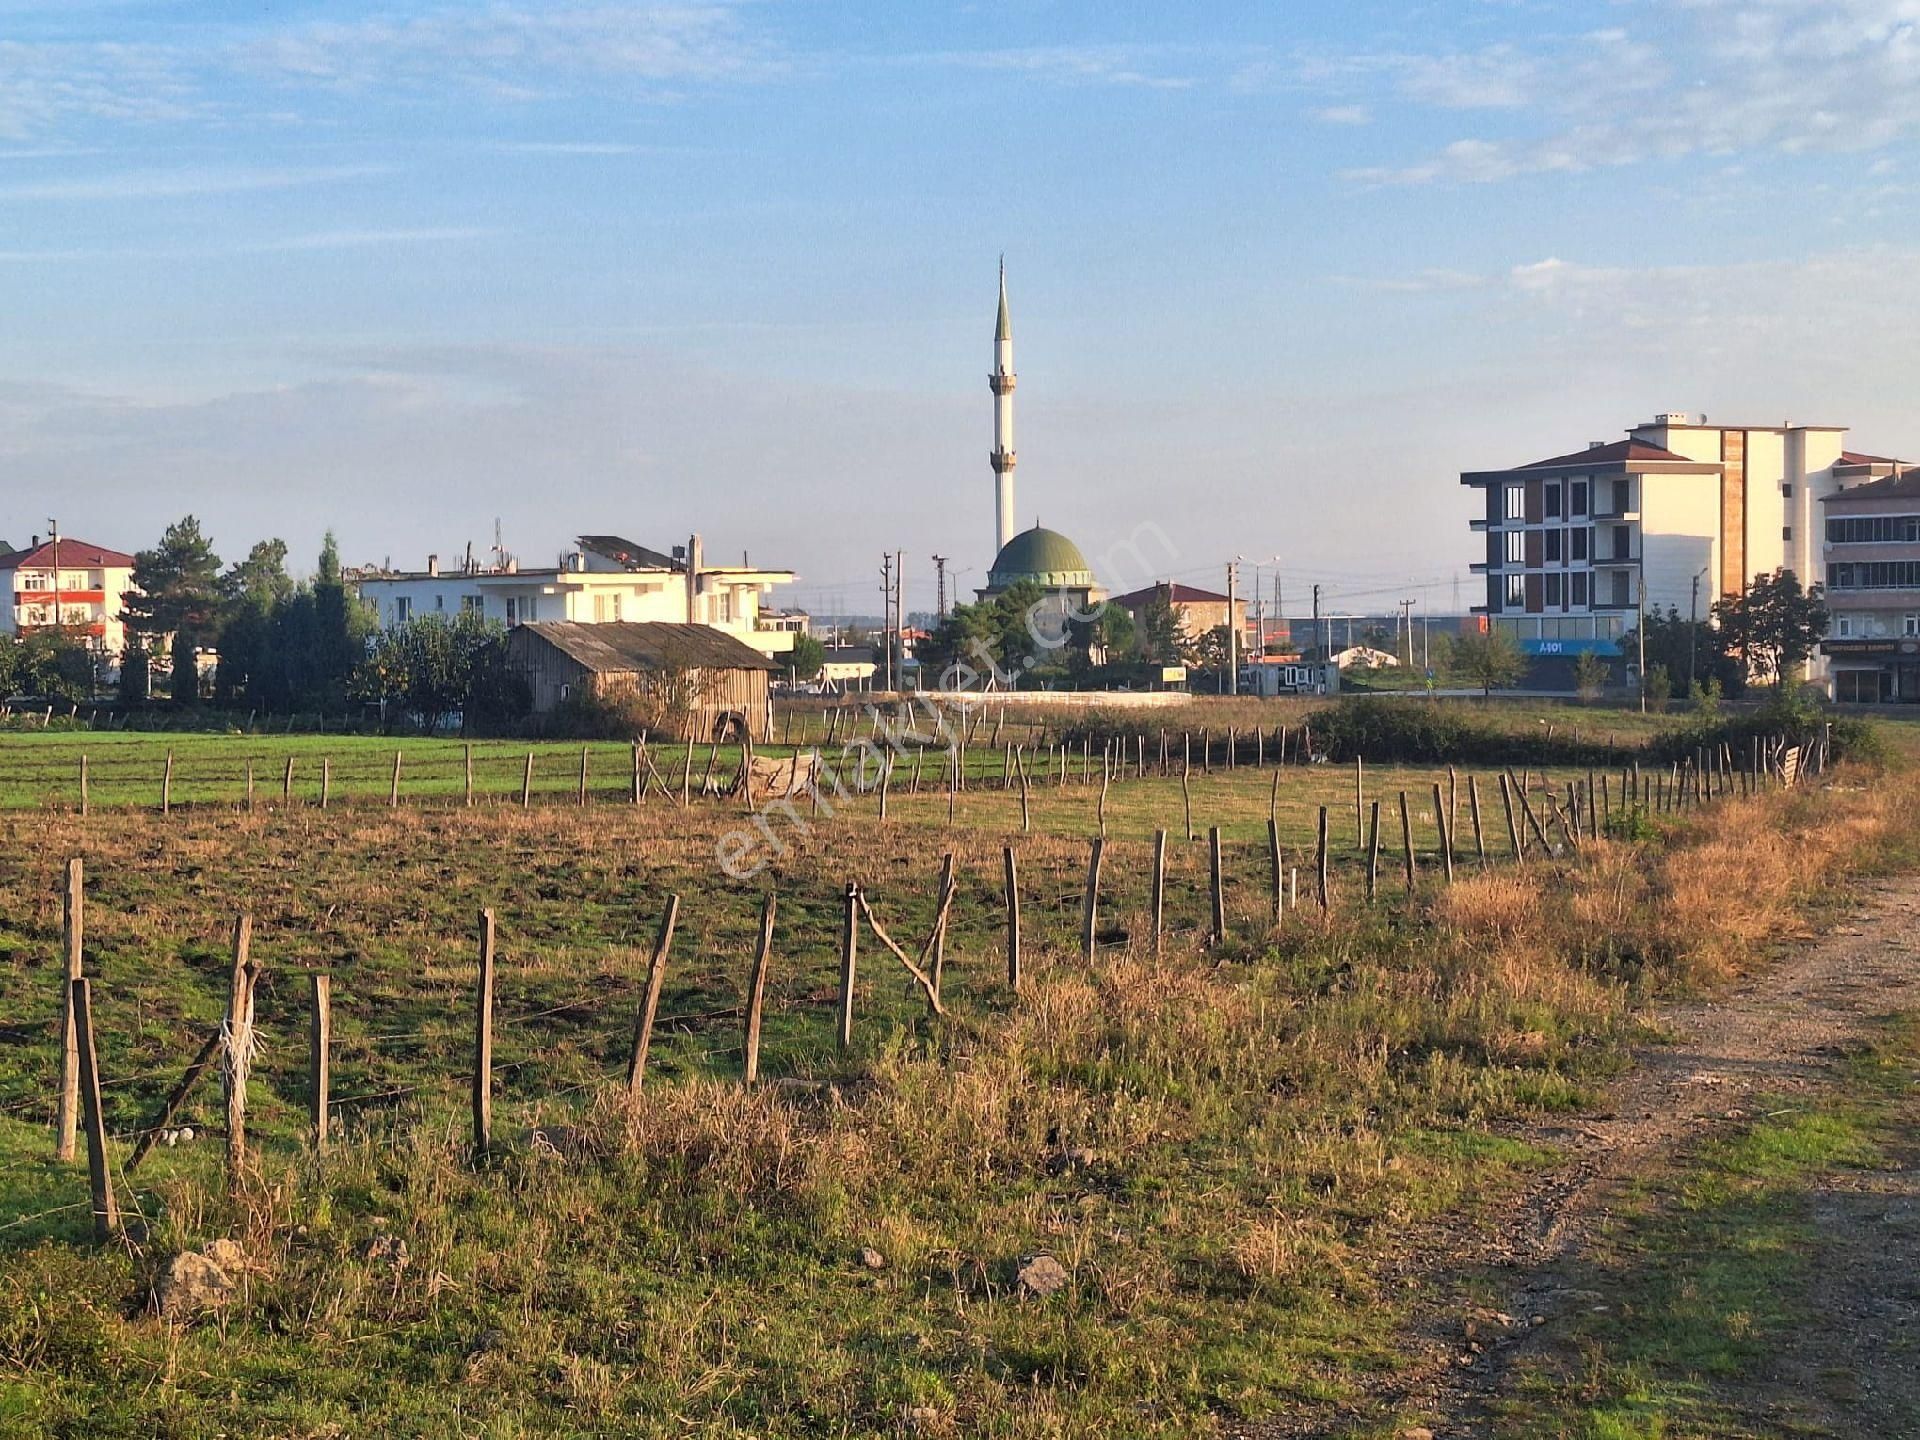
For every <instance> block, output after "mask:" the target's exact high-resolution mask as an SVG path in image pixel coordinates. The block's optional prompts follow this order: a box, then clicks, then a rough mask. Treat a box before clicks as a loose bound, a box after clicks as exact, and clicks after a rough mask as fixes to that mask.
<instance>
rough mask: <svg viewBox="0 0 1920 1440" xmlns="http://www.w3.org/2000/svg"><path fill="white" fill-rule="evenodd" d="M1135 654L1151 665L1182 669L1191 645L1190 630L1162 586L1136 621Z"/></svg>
mask: <svg viewBox="0 0 1920 1440" xmlns="http://www.w3.org/2000/svg"><path fill="white" fill-rule="evenodd" d="M1133 634H1134V651H1135V653H1136V654H1137V655H1138V656H1139V658H1140V659H1142V660H1144V661H1145V662H1146V663H1147V664H1149V665H1178V664H1179V663H1180V656H1181V652H1182V650H1184V649H1185V647H1186V644H1187V636H1186V627H1185V625H1184V624H1183V623H1182V622H1181V619H1180V612H1179V611H1178V610H1176V609H1174V608H1173V601H1172V599H1171V598H1170V597H1169V596H1168V594H1167V592H1166V591H1165V590H1163V589H1161V588H1160V587H1159V586H1157V585H1156V586H1155V587H1154V588H1153V591H1152V593H1151V594H1150V595H1148V597H1147V598H1146V600H1145V601H1144V602H1142V604H1141V606H1140V609H1139V611H1138V613H1136V614H1135V616H1134V617H1133Z"/></svg>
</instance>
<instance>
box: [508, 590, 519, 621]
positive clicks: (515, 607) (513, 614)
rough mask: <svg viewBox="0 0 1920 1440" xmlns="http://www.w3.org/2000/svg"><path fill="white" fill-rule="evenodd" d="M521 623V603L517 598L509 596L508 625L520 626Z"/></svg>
mask: <svg viewBox="0 0 1920 1440" xmlns="http://www.w3.org/2000/svg"><path fill="white" fill-rule="evenodd" d="M519 623H520V601H519V599H518V598H517V597H515V596H512V595H509V596H508V597H507V624H509V625H518V624H519Z"/></svg>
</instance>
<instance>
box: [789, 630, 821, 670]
mask: <svg viewBox="0 0 1920 1440" xmlns="http://www.w3.org/2000/svg"><path fill="white" fill-rule="evenodd" d="M826 663H827V647H826V646H824V645H822V644H821V643H820V642H819V641H818V640H816V639H814V638H813V636H811V635H805V634H802V635H796V636H794V637H793V649H792V651H791V652H789V654H788V655H787V668H788V669H789V670H790V671H791V672H792V674H793V678H794V679H796V680H811V679H813V677H814V676H816V675H818V674H819V673H820V667H821V666H822V665H824V664H826Z"/></svg>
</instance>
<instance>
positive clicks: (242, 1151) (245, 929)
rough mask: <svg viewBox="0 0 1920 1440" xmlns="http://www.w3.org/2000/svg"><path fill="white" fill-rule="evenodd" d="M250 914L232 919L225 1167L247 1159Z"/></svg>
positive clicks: (250, 1041) (239, 1166)
mask: <svg viewBox="0 0 1920 1440" xmlns="http://www.w3.org/2000/svg"><path fill="white" fill-rule="evenodd" d="M252 949H253V917H252V916H251V915H247V914H240V915H237V916H235V917H234V921H233V968H232V970H231V971H230V972H229V974H228V976H227V1056H226V1061H227V1063H226V1066H225V1071H224V1077H225V1079H226V1083H227V1168H228V1169H229V1170H231V1171H233V1172H234V1173H235V1174H238V1173H239V1172H240V1171H241V1169H243V1168H244V1167H245V1165H246V1163H247V1071H248V1068H249V1067H250V1066H251V1065H252V1063H253V976H254V971H253V960H252V956H251V952H252Z"/></svg>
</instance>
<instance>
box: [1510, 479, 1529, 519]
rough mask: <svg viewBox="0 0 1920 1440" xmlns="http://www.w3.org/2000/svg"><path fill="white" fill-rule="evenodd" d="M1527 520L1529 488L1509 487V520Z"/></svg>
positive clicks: (1520, 486)
mask: <svg viewBox="0 0 1920 1440" xmlns="http://www.w3.org/2000/svg"><path fill="white" fill-rule="evenodd" d="M1526 518H1527V487H1526V486H1524V485H1509V486H1507V519H1509V520H1524V519H1526Z"/></svg>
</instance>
